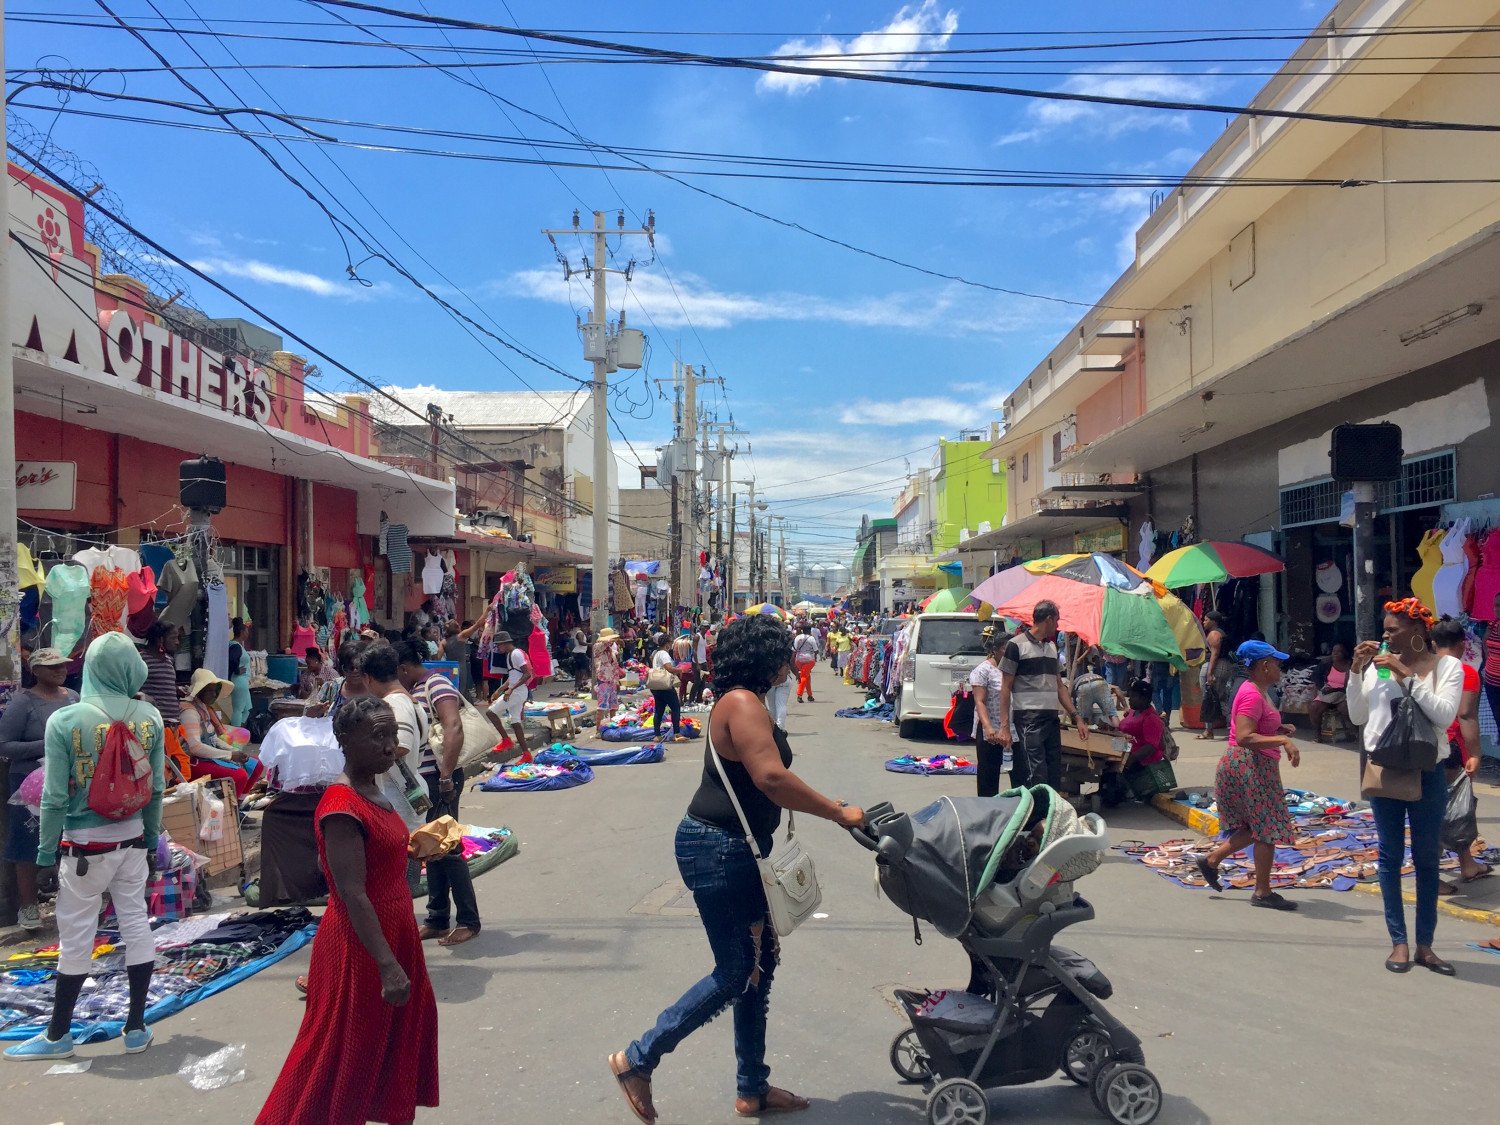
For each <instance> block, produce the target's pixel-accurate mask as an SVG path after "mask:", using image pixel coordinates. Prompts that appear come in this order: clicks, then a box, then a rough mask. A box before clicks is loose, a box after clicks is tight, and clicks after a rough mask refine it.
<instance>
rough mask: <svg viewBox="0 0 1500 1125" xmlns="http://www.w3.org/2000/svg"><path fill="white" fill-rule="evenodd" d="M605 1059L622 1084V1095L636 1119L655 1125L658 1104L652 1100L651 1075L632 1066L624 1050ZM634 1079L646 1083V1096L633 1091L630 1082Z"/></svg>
mask: <svg viewBox="0 0 1500 1125" xmlns="http://www.w3.org/2000/svg"><path fill="white" fill-rule="evenodd" d="M605 1061H606V1062H608V1064H609V1070H610V1073H611V1074H613V1075H614V1076H615V1081H616V1082H618V1083H619V1084H620V1096H621V1097H623V1098H624V1099H625V1104H626V1105H628V1106H629V1107H630V1112H631V1113H633V1114H635V1117H636V1120H637V1121H641V1122H644V1125H655V1123H656V1106H655V1105H654V1104H653V1103H652V1101H651V1076H650V1075H648V1074H642V1073H641V1072H640V1071H638V1070H636V1068H635V1067H633V1066H631V1065H630V1060H629V1059H627V1058H626V1057H625V1052H624V1051H616V1052H615V1053H614V1054H612V1055H610V1056H609V1058H608V1059H607V1060H605ZM632 1080H634V1081H637V1082H641V1083H643V1084H644V1085H645V1087H646V1093H645V1096H644V1097H641V1096H639V1095H638V1094H636V1093H633V1092H632V1091H631V1089H630V1086H629V1085H628V1083H629V1082H631V1081H632Z"/></svg>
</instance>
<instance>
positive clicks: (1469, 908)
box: [1155, 729, 1500, 926]
mask: <svg viewBox="0 0 1500 1125" xmlns="http://www.w3.org/2000/svg"><path fill="white" fill-rule="evenodd" d="M1173 734H1175V735H1176V737H1177V744H1178V746H1179V747H1180V748H1181V755H1180V756H1179V757H1178V759H1177V761H1176V762H1174V763H1172V765H1173V769H1174V770H1175V771H1176V773H1177V784H1178V785H1179V786H1181V787H1182V788H1184V789H1207V790H1210V791H1211V790H1212V789H1213V784H1214V771H1215V770H1216V769H1217V768H1218V765H1219V758H1220V757H1221V756H1222V755H1223V753H1224V750H1225V746H1226V743H1225V741H1224V738H1223V736H1222V735H1221V736H1220V737H1218V738H1216V739H1215V740H1214V741H1212V742H1203V741H1200V740H1199V738H1198V732H1196V731H1191V730H1176V729H1174V731H1173ZM1296 742H1297V747H1298V749H1299V750H1301V751H1302V764H1301V765H1300V766H1299V767H1298V768H1297V769H1292V767H1291V766H1290V765H1288V764H1287V763H1286V761H1285V760H1283V761H1282V763H1281V782H1282V784H1283V785H1284V786H1286V787H1288V788H1292V789H1308V790H1311V791H1312V792H1314V793H1320V794H1322V795H1323V796H1326V797H1344V798H1347V799H1349V800H1358V799H1359V744H1358V743H1356V742H1345V743H1342V744H1340V745H1329V744H1327V743H1323V744H1320V743H1317V742H1314V741H1312V739H1310V738H1297V739H1296ZM1474 795H1475V797H1476V798H1477V800H1478V802H1479V835H1480V836H1481V837H1483V838H1484V839H1485V840H1486V841H1487V842H1488V843H1489V844H1490V845H1491V846H1494V845H1496V844H1500V785H1497V784H1496V774H1495V772H1494V771H1493V770H1482V771H1481V772H1480V776H1479V777H1476V778H1475V780H1474ZM1155 804H1156V807H1157V809H1159V810H1160V811H1161V812H1162V813H1163V814H1164V815H1166V816H1169V817H1171V818H1172V819H1173V820H1176V821H1178V822H1179V823H1181V824H1182V825H1184V826H1185V827H1187V828H1191V829H1193V830H1194V831H1195V832H1200V833H1203V834H1204V835H1209V836H1212V835H1217V834H1218V823H1217V821H1216V820H1215V819H1214V818H1213V817H1211V816H1208V815H1207V814H1205V813H1203V812H1201V811H1200V810H1197V809H1190V808H1188V807H1187V806H1186V805H1184V804H1182V803H1181V802H1178V801H1170V800H1168V799H1166V798H1165V797H1158V798H1157V801H1156V802H1155ZM1356 891H1364V892H1367V893H1374V894H1379V893H1380V891H1379V888H1378V887H1377V886H1376V885H1375V884H1373V883H1369V884H1360V886H1359V887H1357V888H1356ZM1407 901H1408V902H1411V901H1415V898H1414V895H1413V894H1412V892H1410V891H1408V892H1407ZM1438 909H1439V910H1441V911H1442V912H1443V913H1444V914H1449V915H1452V916H1454V917H1459V918H1466V919H1468V920H1469V921H1473V922H1486V923H1489V924H1491V925H1496V926H1500V872H1497V874H1496V875H1495V876H1494V877H1493V878H1490V879H1481V880H1480V881H1479V882H1477V883H1466V884H1460V886H1459V893H1458V894H1456V895H1449V896H1445V897H1443V898H1442V899H1440V900H1439V901H1438Z"/></svg>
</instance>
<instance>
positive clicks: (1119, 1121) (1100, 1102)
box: [1092, 1062, 1161, 1125]
mask: <svg viewBox="0 0 1500 1125" xmlns="http://www.w3.org/2000/svg"><path fill="white" fill-rule="evenodd" d="M1092 1092H1093V1095H1094V1105H1095V1106H1097V1107H1098V1109H1099V1112H1100V1113H1102V1114H1104V1116H1105V1117H1107V1118H1108V1119H1109V1120H1110V1121H1112V1122H1114V1123H1115V1125H1151V1122H1153V1121H1155V1120H1156V1115H1157V1114H1159V1113H1160V1112H1161V1083H1160V1082H1158V1081H1157V1080H1156V1075H1154V1074H1152V1073H1151V1072H1150V1071H1149V1070H1147V1069H1146V1068H1145V1067H1143V1066H1141V1065H1140V1064H1139V1063H1128V1062H1115V1063H1107V1064H1105V1066H1104V1067H1103V1068H1102V1069H1101V1070H1100V1071H1099V1073H1098V1074H1097V1075H1095V1076H1094V1084H1093V1090H1092Z"/></svg>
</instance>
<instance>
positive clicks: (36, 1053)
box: [5, 1031, 73, 1062]
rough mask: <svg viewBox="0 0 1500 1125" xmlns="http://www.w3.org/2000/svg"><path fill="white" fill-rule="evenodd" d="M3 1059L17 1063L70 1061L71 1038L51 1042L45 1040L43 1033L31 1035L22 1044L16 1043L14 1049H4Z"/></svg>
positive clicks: (64, 1037)
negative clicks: (13, 1060)
mask: <svg viewBox="0 0 1500 1125" xmlns="http://www.w3.org/2000/svg"><path fill="white" fill-rule="evenodd" d="M5 1057H6V1058H8V1059H16V1060H17V1061H19V1062H29V1061H32V1060H36V1061H51V1060H53V1059H71V1058H72V1057H73V1036H72V1035H64V1036H63V1037H62V1038H61V1039H59V1040H57V1041H56V1042H53V1041H52V1040H51V1039H48V1038H47V1033H46V1032H45V1031H43V1032H41V1033H40V1034H37V1035H33V1036H32V1037H31V1038H30V1039H28V1040H26V1042H24V1043H17V1044H16V1045H15V1046H14V1047H7V1048H5Z"/></svg>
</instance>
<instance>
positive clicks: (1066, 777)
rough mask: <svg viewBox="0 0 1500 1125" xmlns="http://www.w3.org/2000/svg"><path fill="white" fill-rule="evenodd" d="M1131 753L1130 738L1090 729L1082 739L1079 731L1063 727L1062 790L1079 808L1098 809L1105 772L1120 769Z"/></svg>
mask: <svg viewBox="0 0 1500 1125" xmlns="http://www.w3.org/2000/svg"><path fill="white" fill-rule="evenodd" d="M1129 756H1130V740H1129V739H1127V738H1122V737H1121V736H1120V735H1118V734H1111V733H1110V732H1108V731H1094V730H1091V731H1089V740H1088V742H1087V743H1085V742H1083V741H1082V740H1080V739H1079V737H1078V731H1077V730H1076V729H1074V728H1073V727H1071V726H1068V725H1066V724H1065V725H1064V726H1063V729H1062V793H1063V796H1065V797H1067V798H1068V800H1069V801H1071V802H1072V803H1073V807H1074V808H1076V809H1077V810H1078V811H1079V812H1098V811H1099V810H1100V808H1101V806H1102V802H1101V800H1100V795H1099V793H1100V789H1101V788H1102V786H1103V782H1104V775H1105V774H1107V773H1119V772H1120V771H1121V770H1122V769H1123V768H1124V765H1125V760H1126V758H1128V757H1129Z"/></svg>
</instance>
